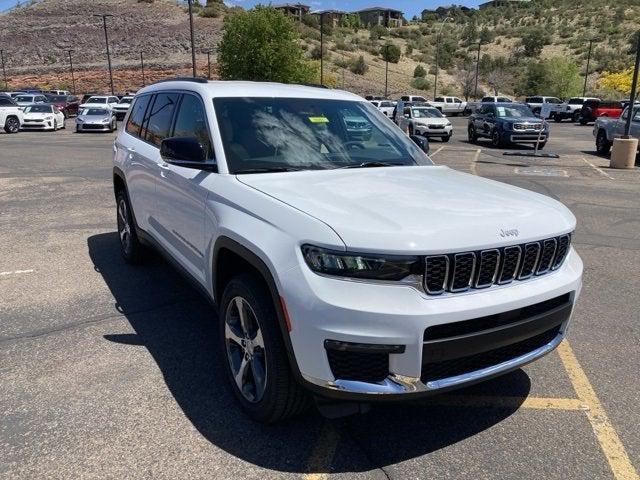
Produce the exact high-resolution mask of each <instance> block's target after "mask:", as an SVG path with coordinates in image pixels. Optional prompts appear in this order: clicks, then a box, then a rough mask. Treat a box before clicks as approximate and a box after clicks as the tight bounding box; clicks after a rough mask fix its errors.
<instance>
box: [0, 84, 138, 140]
mask: <svg viewBox="0 0 640 480" xmlns="http://www.w3.org/2000/svg"><path fill="white" fill-rule="evenodd" d="M132 100H133V94H127V95H119V96H118V95H95V94H86V95H84V96H83V97H82V99H78V98H77V97H75V96H74V95H72V94H71V93H70V92H68V91H66V90H51V91H46V92H43V91H39V90H25V91H17V92H0V129H4V131H5V132H7V133H16V132H18V131H19V130H52V131H56V130H58V129H61V128H65V120H66V119H67V118H69V117H76V120H75V129H76V132H86V131H110V132H113V131H114V130H116V128H117V121H118V120H123V119H124V117H125V115H126V114H127V111H128V110H129V106H130V104H131V101H132Z"/></svg>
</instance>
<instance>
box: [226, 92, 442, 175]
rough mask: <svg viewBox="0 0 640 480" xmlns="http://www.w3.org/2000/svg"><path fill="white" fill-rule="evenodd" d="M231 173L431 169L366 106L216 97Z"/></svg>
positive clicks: (406, 140)
mask: <svg viewBox="0 0 640 480" xmlns="http://www.w3.org/2000/svg"><path fill="white" fill-rule="evenodd" d="M214 106H215V110H216V117H217V119H218V124H219V127H220V135H221V137H222V143H223V145H224V151H225V154H226V157H227V163H228V167H229V171H230V172H231V173H241V172H246V173H258V172H265V171H266V172H268V171H283V170H285V171H286V170H317V169H333V168H349V167H358V166H387V165H394V166H395V165H431V161H430V160H429V158H428V157H427V156H426V155H425V154H424V153H423V152H422V150H420V149H419V148H418V147H417V146H416V145H415V144H414V143H413V142H412V141H411V140H410V139H409V138H408V137H407V136H405V135H404V134H403V133H402V132H401V131H400V130H399V129H398V128H397V127H396V126H395V125H393V124H392V123H391V122H389V121H388V120H387V119H385V118H384V117H383V116H381V115H380V113H379V112H378V111H377V110H376V108H375V107H374V106H373V105H371V104H370V103H369V102H357V101H345V100H327V99H316V98H309V99H305V98H245V97H242V98H240V97H238V98H236V97H232V98H216V99H214Z"/></svg>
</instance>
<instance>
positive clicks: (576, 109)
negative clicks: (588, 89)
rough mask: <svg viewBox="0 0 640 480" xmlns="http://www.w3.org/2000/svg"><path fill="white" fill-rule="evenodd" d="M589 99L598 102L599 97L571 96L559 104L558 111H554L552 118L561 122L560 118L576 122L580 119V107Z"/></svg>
mask: <svg viewBox="0 0 640 480" xmlns="http://www.w3.org/2000/svg"><path fill="white" fill-rule="evenodd" d="M589 101H595V102H599V101H600V99H599V98H595V97H571V98H570V99H569V100H567V101H566V102H564V103H563V104H562V105H560V112H557V113H556V116H555V118H554V120H555V121H556V122H561V121H562V120H564V119H566V118H569V119H571V121H573V122H575V123H578V122H579V121H580V115H581V112H582V107H583V106H584V104H585V103H586V102H589Z"/></svg>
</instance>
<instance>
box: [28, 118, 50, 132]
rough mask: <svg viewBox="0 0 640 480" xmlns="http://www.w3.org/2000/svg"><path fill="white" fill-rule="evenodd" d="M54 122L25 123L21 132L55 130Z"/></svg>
mask: <svg viewBox="0 0 640 480" xmlns="http://www.w3.org/2000/svg"><path fill="white" fill-rule="evenodd" d="M53 129H54V120H42V121H37V122H34V121H29V122H27V121H24V122H23V123H21V124H20V130H53Z"/></svg>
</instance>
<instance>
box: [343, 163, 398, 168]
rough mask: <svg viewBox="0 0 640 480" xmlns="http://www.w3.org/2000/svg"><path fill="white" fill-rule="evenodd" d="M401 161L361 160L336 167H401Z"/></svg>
mask: <svg viewBox="0 0 640 480" xmlns="http://www.w3.org/2000/svg"><path fill="white" fill-rule="evenodd" d="M403 165H404V164H403V163H389V162H362V163H355V164H353V165H345V166H344V167H338V168H339V169H345V168H372V167H401V166H403Z"/></svg>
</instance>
